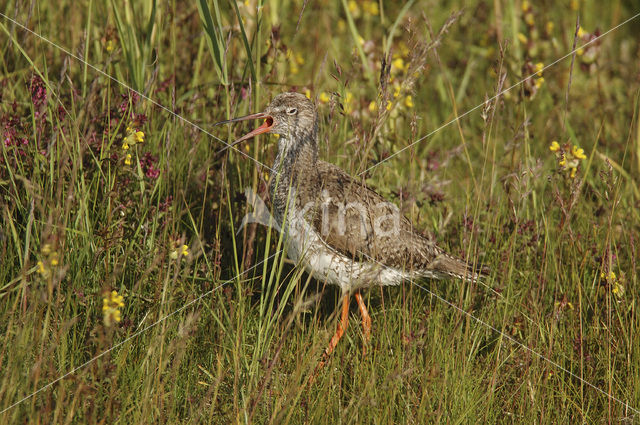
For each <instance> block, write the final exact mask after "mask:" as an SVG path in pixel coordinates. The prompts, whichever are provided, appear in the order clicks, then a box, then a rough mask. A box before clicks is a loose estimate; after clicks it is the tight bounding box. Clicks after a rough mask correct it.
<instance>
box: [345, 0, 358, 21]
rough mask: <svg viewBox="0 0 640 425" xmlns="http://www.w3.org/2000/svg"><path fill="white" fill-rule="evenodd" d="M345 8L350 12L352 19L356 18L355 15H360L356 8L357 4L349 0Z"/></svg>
mask: <svg viewBox="0 0 640 425" xmlns="http://www.w3.org/2000/svg"><path fill="white" fill-rule="evenodd" d="M347 7H348V9H349V12H351V14H352V15H354V17H357V16H355V15H360V8H359V7H358V3H356V2H355V1H354V0H350V1H349V3H347Z"/></svg>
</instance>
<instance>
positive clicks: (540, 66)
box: [534, 62, 544, 77]
mask: <svg viewBox="0 0 640 425" xmlns="http://www.w3.org/2000/svg"><path fill="white" fill-rule="evenodd" d="M534 68H535V70H536V75H537V76H538V77H542V70H543V69H544V64H543V63H542V62H538V63H537V64H536V65H535V67H534Z"/></svg>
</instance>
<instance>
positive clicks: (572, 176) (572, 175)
mask: <svg viewBox="0 0 640 425" xmlns="http://www.w3.org/2000/svg"><path fill="white" fill-rule="evenodd" d="M577 173H578V169H577V168H575V167H574V168H571V174H570V175H569V177H571V178H572V179H575V178H576V174H577Z"/></svg>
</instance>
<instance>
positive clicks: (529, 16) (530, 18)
mask: <svg viewBox="0 0 640 425" xmlns="http://www.w3.org/2000/svg"><path fill="white" fill-rule="evenodd" d="M524 21H525V22H526V23H527V25H529V26H530V27H532V26H533V24H535V20H534V19H533V13H527V14H526V15H524Z"/></svg>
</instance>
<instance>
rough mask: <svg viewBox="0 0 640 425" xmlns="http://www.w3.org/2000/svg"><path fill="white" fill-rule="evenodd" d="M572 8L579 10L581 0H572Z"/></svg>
mask: <svg viewBox="0 0 640 425" xmlns="http://www.w3.org/2000/svg"><path fill="white" fill-rule="evenodd" d="M570 6H571V10H573V11H576V10H578V6H580V2H579V1H578V0H571V5H570Z"/></svg>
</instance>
